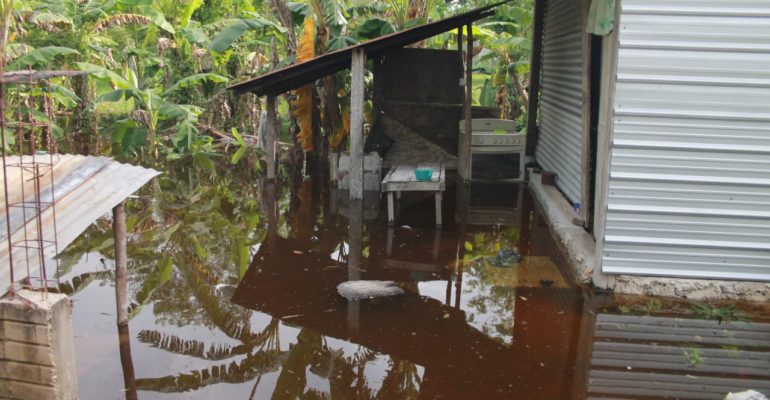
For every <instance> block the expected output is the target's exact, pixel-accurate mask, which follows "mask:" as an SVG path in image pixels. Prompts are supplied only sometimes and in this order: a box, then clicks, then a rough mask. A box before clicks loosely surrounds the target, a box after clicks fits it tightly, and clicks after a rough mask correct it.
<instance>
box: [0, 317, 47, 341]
mask: <svg viewBox="0 0 770 400" xmlns="http://www.w3.org/2000/svg"><path fill="white" fill-rule="evenodd" d="M0 340H3V341H7V340H12V341H16V342H24V343H32V344H40V345H48V344H49V338H48V327H47V326H46V325H35V324H25V323H23V322H17V321H3V324H2V325H0Z"/></svg>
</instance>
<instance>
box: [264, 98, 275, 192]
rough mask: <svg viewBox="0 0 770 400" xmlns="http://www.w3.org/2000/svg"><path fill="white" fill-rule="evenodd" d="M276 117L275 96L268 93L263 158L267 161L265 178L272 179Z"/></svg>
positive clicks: (273, 172)
mask: <svg viewBox="0 0 770 400" xmlns="http://www.w3.org/2000/svg"><path fill="white" fill-rule="evenodd" d="M277 122H278V117H277V115H276V112H275V96H274V95H268V96H267V129H266V130H265V133H266V134H267V140H266V141H265V144H266V146H265V147H266V148H265V152H266V153H267V154H266V157H265V160H266V161H267V179H269V180H274V179H275V167H276V163H275V158H276V154H275V143H276V139H277V138H278V132H277V130H278V123H277Z"/></svg>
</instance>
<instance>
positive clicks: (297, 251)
mask: <svg viewBox="0 0 770 400" xmlns="http://www.w3.org/2000/svg"><path fill="white" fill-rule="evenodd" d="M292 253H294V254H296V255H298V256H301V255H303V254H305V253H303V252H301V251H299V250H293V251H292Z"/></svg>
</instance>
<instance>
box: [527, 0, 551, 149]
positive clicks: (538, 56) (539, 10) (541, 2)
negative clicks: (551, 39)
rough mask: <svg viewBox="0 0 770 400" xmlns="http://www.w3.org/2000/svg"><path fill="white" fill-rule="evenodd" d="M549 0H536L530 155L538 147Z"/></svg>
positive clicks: (531, 73)
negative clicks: (542, 66) (546, 16)
mask: <svg viewBox="0 0 770 400" xmlns="http://www.w3.org/2000/svg"><path fill="white" fill-rule="evenodd" d="M546 5H547V0H535V15H534V18H533V21H532V23H533V26H532V55H531V57H530V60H532V62H531V65H532V66H531V68H530V71H531V72H530V78H529V106H528V107H527V150H526V154H527V155H528V156H533V155H535V148H536V147H537V138H538V127H537V107H538V101H539V100H540V66H541V65H542V60H543V51H542V48H543V22H544V21H543V20H544V19H545V7H546Z"/></svg>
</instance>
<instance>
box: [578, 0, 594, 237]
mask: <svg viewBox="0 0 770 400" xmlns="http://www.w3.org/2000/svg"><path fill="white" fill-rule="evenodd" d="M590 5H591V2H590V1H583V16H582V22H581V26H586V21H587V20H588V9H589V7H590ZM582 34H583V37H582V40H581V44H580V45H581V46H582V48H583V51H582V63H583V96H582V103H583V110H582V113H581V120H582V122H583V124H582V127H581V130H582V140H581V141H580V169H581V172H582V173H581V174H580V187H581V191H580V216H581V217H582V218H583V226H584V227H586V228H588V227H590V226H591V225H592V224H593V221H592V220H591V206H590V202H591V174H592V173H593V172H594V171H592V170H591V91H592V90H594V88H592V87H591V67H592V65H591V34H590V33H588V32H586V31H585V29H583V33H582Z"/></svg>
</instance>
